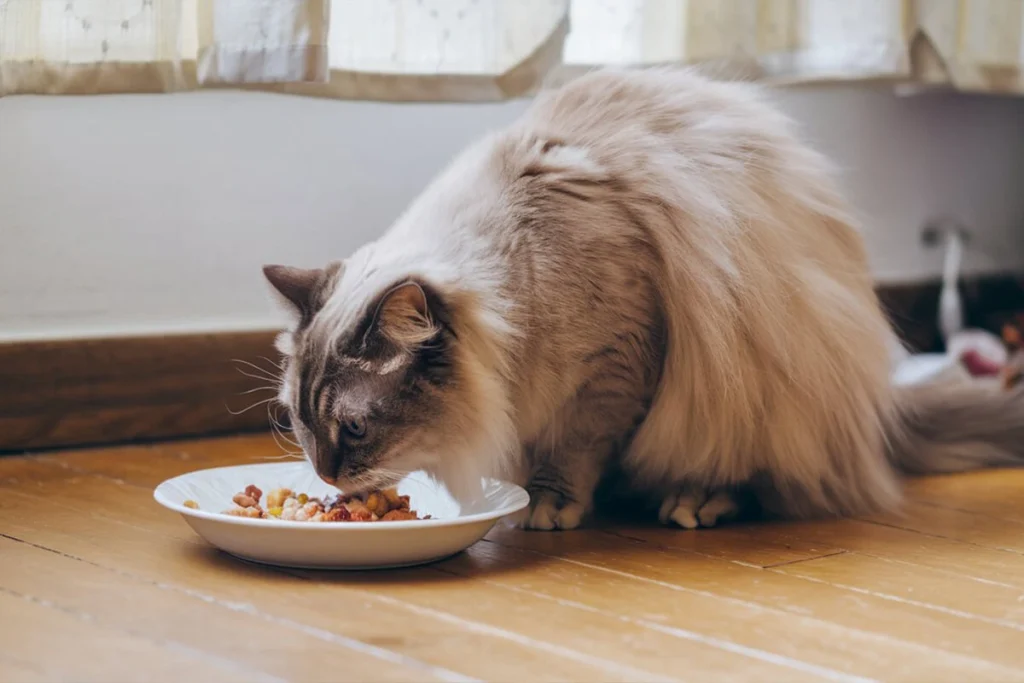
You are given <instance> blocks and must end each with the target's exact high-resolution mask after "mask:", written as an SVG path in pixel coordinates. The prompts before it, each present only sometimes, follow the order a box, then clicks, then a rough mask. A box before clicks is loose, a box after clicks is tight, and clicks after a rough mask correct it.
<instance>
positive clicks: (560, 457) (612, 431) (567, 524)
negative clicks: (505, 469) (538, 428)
mask: <svg viewBox="0 0 1024 683" xmlns="http://www.w3.org/2000/svg"><path fill="white" fill-rule="evenodd" d="M604 385H605V382H601V383H597V384H596V385H595V386H590V387H588V389H589V390H588V391H586V392H584V393H582V394H581V395H580V396H579V397H578V398H577V399H576V400H575V401H573V403H572V405H571V406H569V407H568V409H567V410H564V411H562V413H561V414H560V415H559V417H558V419H557V420H556V421H555V424H553V425H551V427H550V428H549V429H547V430H545V434H543V435H542V437H541V438H540V439H538V441H537V444H546V445H544V446H538V445H537V444H535V445H534V448H533V456H534V463H535V465H534V467H535V469H534V472H533V476H532V477H531V478H530V481H529V484H528V485H527V490H528V491H529V492H530V511H529V515H528V516H527V517H526V519H525V521H524V524H523V525H524V526H525V527H526V528H528V529H538V530H551V529H575V528H576V527H577V526H579V524H580V522H581V521H582V520H583V517H584V515H586V513H587V512H589V511H590V509H591V507H592V505H593V500H594V491H595V489H596V488H597V484H598V481H599V480H600V479H601V476H602V475H603V474H604V471H605V468H606V467H607V465H608V462H609V460H610V459H611V458H612V457H614V456H615V454H617V453H618V452H619V451H620V449H621V448H622V446H623V444H625V443H626V442H627V441H628V439H629V437H630V436H631V435H632V433H633V431H634V430H635V429H636V427H637V425H638V424H639V423H640V421H641V420H642V419H643V416H644V412H645V408H646V404H645V396H644V387H642V386H640V387H636V386H630V387H628V388H630V389H633V391H627V390H625V389H626V388H627V387H621V386H620V387H618V388H619V389H623V390H622V391H615V392H609V391H607V387H605V386H604Z"/></svg>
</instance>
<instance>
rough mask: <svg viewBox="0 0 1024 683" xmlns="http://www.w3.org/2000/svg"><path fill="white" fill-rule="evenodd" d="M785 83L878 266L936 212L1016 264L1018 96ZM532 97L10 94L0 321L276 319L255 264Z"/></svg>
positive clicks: (83, 326)
mask: <svg viewBox="0 0 1024 683" xmlns="http://www.w3.org/2000/svg"><path fill="white" fill-rule="evenodd" d="M780 98H781V101H782V103H783V105H784V107H785V108H786V109H787V110H788V111H790V112H791V113H792V114H793V115H794V116H796V117H797V118H798V119H799V120H800V121H801V122H802V123H803V125H804V126H805V130H806V133H807V136H808V137H809V138H810V139H811V140H812V141H814V142H815V143H816V144H817V145H818V146H819V147H821V148H822V149H823V150H824V151H825V152H827V153H828V154H830V155H831V156H832V157H833V158H834V159H835V160H836V161H837V162H838V163H839V164H840V166H841V167H842V168H843V169H844V172H845V178H844V182H845V185H846V187H847V189H848V192H849V195H850V197H851V199H852V200H853V202H854V204H855V206H856V207H857V209H858V210H859V211H860V213H861V215H862V216H863V217H864V218H865V219H866V222H867V239H868V246H869V249H870V252H871V257H872V260H873V264H874V267H875V270H876V273H877V275H878V276H879V278H881V279H884V280H907V279H917V278H922V277H926V276H929V275H932V274H934V273H936V272H937V271H938V264H939V255H938V254H936V253H934V252H929V251H927V250H924V249H923V248H922V247H921V246H920V245H919V232H920V228H921V225H922V223H923V222H924V221H925V220H926V219H927V218H928V217H930V216H932V215H936V214H944V213H952V214H956V215H958V216H959V217H961V218H962V219H964V220H966V221H968V222H970V223H971V224H972V225H974V226H977V229H978V230H979V231H981V233H980V234H978V235H976V238H975V240H974V242H973V245H972V246H973V252H972V254H971V256H970V260H969V265H970V266H971V268H972V269H973V270H1004V269H1008V268H1014V267H1018V268H1019V267H1024V195H1022V194H1021V192H1020V189H1021V186H1022V182H1021V181H1022V179H1024V125H1022V123H1024V101H1018V100H995V99H968V98H952V97H942V98H937V97H928V98H916V99H899V98H896V97H894V96H892V95H890V94H889V93H888V92H885V91H872V90H866V89H859V88H845V87H836V88H830V89H827V90H821V89H815V90H793V91H787V92H784V93H781V94H780ZM525 106H526V105H525V103H523V102H511V103H505V104H493V105H436V104H416V105H392V104H377V103H361V102H334V101H323V100H312V99H301V98H289V97H280V96H274V95H266V94H253V93H233V92H210V93H195V94H186V95H174V96H124V97H122V96H106V97H84V98H53V97H51V98H34V97H12V98H6V99H0V339H14V338H47V337H67V336H78V335H90V336H91V335H110V334H131V333H153V332H162V331H172V330H173V331H179V330H180V331H186V330H221V329H239V328H241V329H245V328H263V327H269V326H274V325H276V324H277V323H278V322H279V318H278V316H277V314H276V312H275V311H274V309H273V308H272V307H271V306H270V304H269V301H268V297H267V296H266V290H265V287H264V285H263V283H262V281H261V278H260V272H259V267H260V265H261V264H262V263H265V262H286V263H294V264H299V265H315V264H320V263H322V262H323V261H325V260H327V259H328V258H330V257H340V256H344V255H346V254H347V253H348V252H350V251H351V250H352V249H353V248H355V247H356V246H358V245H359V244H361V243H362V242H364V241H367V240H369V239H372V238H373V237H374V236H375V235H377V234H378V233H380V231H382V230H383V229H384V228H385V227H386V226H387V225H388V223H389V222H390V221H391V220H392V219H393V218H394V217H395V216H396V215H397V214H398V213H399V212H400V211H401V209H402V208H403V207H404V206H405V205H406V204H407V203H408V202H409V201H410V200H411V199H412V198H413V196H414V195H415V194H416V193H417V192H418V191H419V190H420V188H422V186H423V185H424V184H425V183H426V182H427V181H428V179H429V178H430V177H431V176H432V174H433V173H434V172H435V171H436V170H437V169H438V168H439V167H440V166H441V165H442V164H444V163H445V162H446V161H447V160H448V159H449V158H450V157H451V156H452V155H454V154H455V153H456V152H457V150H458V149H459V148H460V147H462V146H463V145H464V144H465V143H467V142H468V141H469V140H470V139H472V138H474V137H476V136H477V135H479V134H480V133H482V132H483V131H485V130H487V129H490V128H495V127H498V126H501V125H502V124H504V123H506V122H508V121H510V120H511V119H513V118H514V117H515V116H516V115H517V114H518V113H519V112H520V111H521V110H522V109H523V108H524V107H525Z"/></svg>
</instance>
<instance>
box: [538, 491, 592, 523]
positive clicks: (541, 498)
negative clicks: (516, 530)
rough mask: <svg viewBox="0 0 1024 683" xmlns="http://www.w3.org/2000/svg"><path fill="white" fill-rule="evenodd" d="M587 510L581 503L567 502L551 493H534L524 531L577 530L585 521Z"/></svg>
mask: <svg viewBox="0 0 1024 683" xmlns="http://www.w3.org/2000/svg"><path fill="white" fill-rule="evenodd" d="M584 512H586V509H585V508H584V506H583V505H582V504H581V503H577V502H576V501H572V500H565V499H564V498H563V497H562V496H559V495H558V494H556V493H552V492H550V491H539V492H533V493H531V495H530V509H529V514H527V516H526V517H525V518H524V519H523V521H522V527H523V528H524V529H533V530H536V531H552V530H554V529H562V530H568V529H575V528H576V527H578V526H579V525H580V522H582V521H583V513H584Z"/></svg>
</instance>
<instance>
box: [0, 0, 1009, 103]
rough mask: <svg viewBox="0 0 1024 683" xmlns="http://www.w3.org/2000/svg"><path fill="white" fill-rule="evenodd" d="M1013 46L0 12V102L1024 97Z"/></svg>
mask: <svg viewBox="0 0 1024 683" xmlns="http://www.w3.org/2000/svg"><path fill="white" fill-rule="evenodd" d="M570 28H571V30H570ZM1022 30H1024V0H573V1H572V2H571V3H570V0H0V94H10V93H21V92H36V93H101V92H138V91H150V92H161V91H174V90H184V89H191V88H197V87H225V86H234V87H249V88H262V89H271V90H277V91H281V92H288V93H296V94H304V95H315V96H323V97H337V98H363V99H379V100H493V99H502V98H508V97H515V96H520V95H524V94H528V93H530V92H531V91H533V90H535V89H536V88H537V87H539V86H540V84H541V83H543V82H544V80H545V79H548V78H550V79H553V80H558V79H559V78H571V77H573V76H574V75H575V74H577V73H579V72H580V71H582V70H586V69H588V68H592V67H594V66H599V65H606V64H618V65H651V64H693V63H702V64H712V65H717V66H718V67H719V68H720V69H721V72H722V73H723V75H728V76H733V77H736V76H739V77H747V78H757V79H766V80H770V81H781V82H813V81H835V80H879V79H881V80H887V81H894V82H899V83H904V84H915V85H919V86H922V87H949V88H957V89H963V90H975V91H984V92H1000V93H1021V92H1022V91H1024V87H1022V77H1021V75H1022V68H1024V40H1022V35H1024V32H1022Z"/></svg>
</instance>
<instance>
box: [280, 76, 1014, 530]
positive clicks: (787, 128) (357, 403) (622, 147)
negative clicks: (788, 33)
mask: <svg viewBox="0 0 1024 683" xmlns="http://www.w3.org/2000/svg"><path fill="white" fill-rule="evenodd" d="M264 273H265V275H266V278H267V279H268V280H269V282H270V283H271V285H272V287H273V290H274V291H275V292H276V293H277V294H278V295H279V298H280V299H281V301H282V302H283V303H284V305H285V307H286V308H287V309H288V310H289V311H290V312H291V315H292V321H293V325H292V326H291V327H290V328H289V329H288V330H287V331H285V332H284V333H282V334H281V335H280V337H279V339H278V347H279V349H280V351H281V353H282V354H283V359H284V364H283V367H284V371H283V375H282V381H281V393H280V397H279V398H280V401H281V402H282V403H283V404H284V406H286V407H287V409H288V411H289V413H290V416H291V424H292V425H293V428H294V431H295V434H296V436H297V437H298V439H299V443H300V444H301V445H302V447H303V450H304V451H305V453H306V454H307V456H308V458H309V459H310V461H311V462H312V464H313V466H314V467H315V468H316V471H317V472H318V473H319V475H320V476H321V477H322V478H323V479H325V480H326V481H329V482H331V483H334V484H336V485H337V486H339V487H342V488H369V487H378V486H385V485H389V484H391V483H394V482H395V481H396V480H397V479H398V478H399V477H401V476H403V475H404V474H405V473H407V472H410V471H413V470H418V469H424V470H426V471H427V472H429V473H430V474H431V475H433V476H435V477H436V478H437V479H439V480H441V481H443V482H444V483H445V484H446V485H447V486H448V487H449V489H450V490H451V491H453V492H454V493H455V494H456V495H460V496H462V495H472V493H473V491H474V487H476V489H477V490H478V489H479V483H480V479H481V477H482V476H500V477H505V478H509V479H512V480H514V481H517V482H519V483H521V484H523V485H525V486H526V487H527V489H528V491H529V492H530V496H531V504H530V508H529V510H528V512H527V514H526V516H525V517H524V519H523V524H524V525H525V526H526V527H528V528H533V529H554V528H557V529H572V528H574V527H577V526H578V525H579V524H580V523H581V521H582V520H583V519H584V518H585V516H586V515H587V514H588V513H589V512H590V511H591V510H592V507H593V501H594V492H595V489H596V488H597V486H598V484H599V483H601V482H602V479H603V478H604V477H606V476H607V475H608V473H610V472H614V473H615V475H614V476H615V477H616V480H617V481H616V482H615V483H616V484H618V485H619V486H620V487H624V488H625V489H627V490H629V491H631V492H633V493H634V494H639V495H641V496H643V497H644V499H645V500H647V501H650V502H651V504H652V505H651V506H652V508H657V509H658V514H659V517H660V519H661V521H663V522H665V523H669V524H676V525H679V526H682V527H685V528H694V527H698V526H705V527H707V526H713V525H715V524H716V523H718V522H721V521H725V520H727V519H730V518H731V517H734V516H735V515H737V514H738V513H740V512H741V511H742V507H743V506H742V505H741V503H742V502H743V501H744V500H749V499H753V500H754V501H756V503H757V504H758V506H759V507H760V509H761V510H762V511H763V512H765V513H767V514H770V515H780V516H784V517H808V516H820V515H849V514H859V513H867V512H874V511H881V510H891V509H893V508H895V507H897V506H898V504H899V502H900V496H901V487H900V480H901V476H902V475H903V474H905V473H926V472H955V471H961V470H968V469H972V468H978V467H985V466H1001V465H1017V464H1020V463H1021V462H1022V460H1024V393H1022V392H1019V391H1018V392H1006V393H1000V392H997V391H994V390H991V389H990V388H988V387H987V386H982V385H972V384H962V385H961V384H956V385H948V384H941V385H940V384H936V385H931V386H914V387H896V386H893V384H892V383H891V381H890V371H891V363H890V361H891V353H892V348H891V345H892V344H893V339H894V336H893V333H892V331H891V328H890V326H889V324H888V321H887V319H886V316H885V314H884V313H883V311H882V309H881V307H880V305H879V301H878V299H877V297H876V295H875V292H874V289H873V283H872V278H871V275H870V273H869V270H868V262H867V258H866V255H865V250H864V247H863V243H862V238H861V236H860V234H859V231H858V228H857V225H856V220H855V219H854V217H853V216H852V215H851V214H850V212H849V211H848V209H847V205H846V203H845V201H844V200H843V198H842V196H841V195H840V193H839V191H838V190H837V187H836V184H835V183H834V181H833V180H832V172H831V169H830V168H829V165H828V164H827V163H826V161H825V159H824V158H823V157H822V156H820V155H819V154H818V153H816V152H814V151H812V150H811V149H810V148H808V147H807V146H805V145H804V144H802V143H801V142H800V141H799V140H798V138H797V136H796V135H795V134H794V132H793V125H792V124H791V122H790V121H789V120H788V119H787V118H786V117H785V116H784V115H782V114H781V113H780V112H779V111H777V110H776V109H775V108H774V107H773V106H771V104H770V103H769V102H768V100H767V99H766V97H765V96H764V93H763V92H762V90H761V89H760V88H759V87H757V86H755V85H752V84H742V83H729V82H723V81H714V80H710V79H707V78H705V77H704V76H702V75H700V74H699V73H697V72H695V71H692V70H684V69H677V70H669V69H662V70H643V71H630V70H601V71H597V72H593V73H591V74H589V75H586V76H582V77H580V78H578V79H576V80H574V81H572V82H570V83H569V84H568V85H565V86H563V87H561V88H560V89H557V90H551V91H544V92H542V93H540V94H539V95H538V96H537V97H536V99H535V101H534V102H533V103H532V105H531V107H530V108H529V110H528V111H527V112H526V113H525V114H524V115H523V116H522V117H521V119H520V120H519V121H517V122H515V123H514V124H512V125H511V126H509V127H508V128H507V129H505V130H503V131H500V132H497V133H494V134H491V135H489V136H487V137H485V138H484V139H483V140H481V141H479V142H478V143H477V144H475V145H472V146H471V147H470V148H469V149H468V150H466V151H465V152H464V153H463V154H462V155H461V156H459V157H458V158H457V159H456V160H455V161H454V162H453V163H452V164H451V165H450V166H449V167H448V168H447V169H446V170H445V171H444V172H443V173H442V174H441V175H440V176H439V177H438V178H437V179H436V180H435V181H434V182H433V183H432V184H431V185H429V187H428V188H427V189H426V190H425V191H424V192H423V194H422V195H421V196H420V197H419V198H418V199H417V200H416V201H415V202H414V203H413V204H412V205H411V206H410V207H409V208H408V210H407V211H406V212H405V213H404V214H403V215H402V216H401V217H400V218H399V219H398V220H397V222H396V223H395V224H394V226H393V227H392V228H391V229H390V230H389V231H388V232H387V233H386V234H384V235H383V236H382V237H381V238H380V239H379V240H377V241H375V242H373V243H371V244H368V245H366V246H364V247H362V248H361V249H359V250H358V251H356V252H355V253H354V254H352V255H351V256H350V257H349V258H347V259H345V260H344V261H335V262H332V263H331V264H329V265H328V266H327V267H325V268H323V269H299V268H293V267H286V266H267V267H265V268H264Z"/></svg>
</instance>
